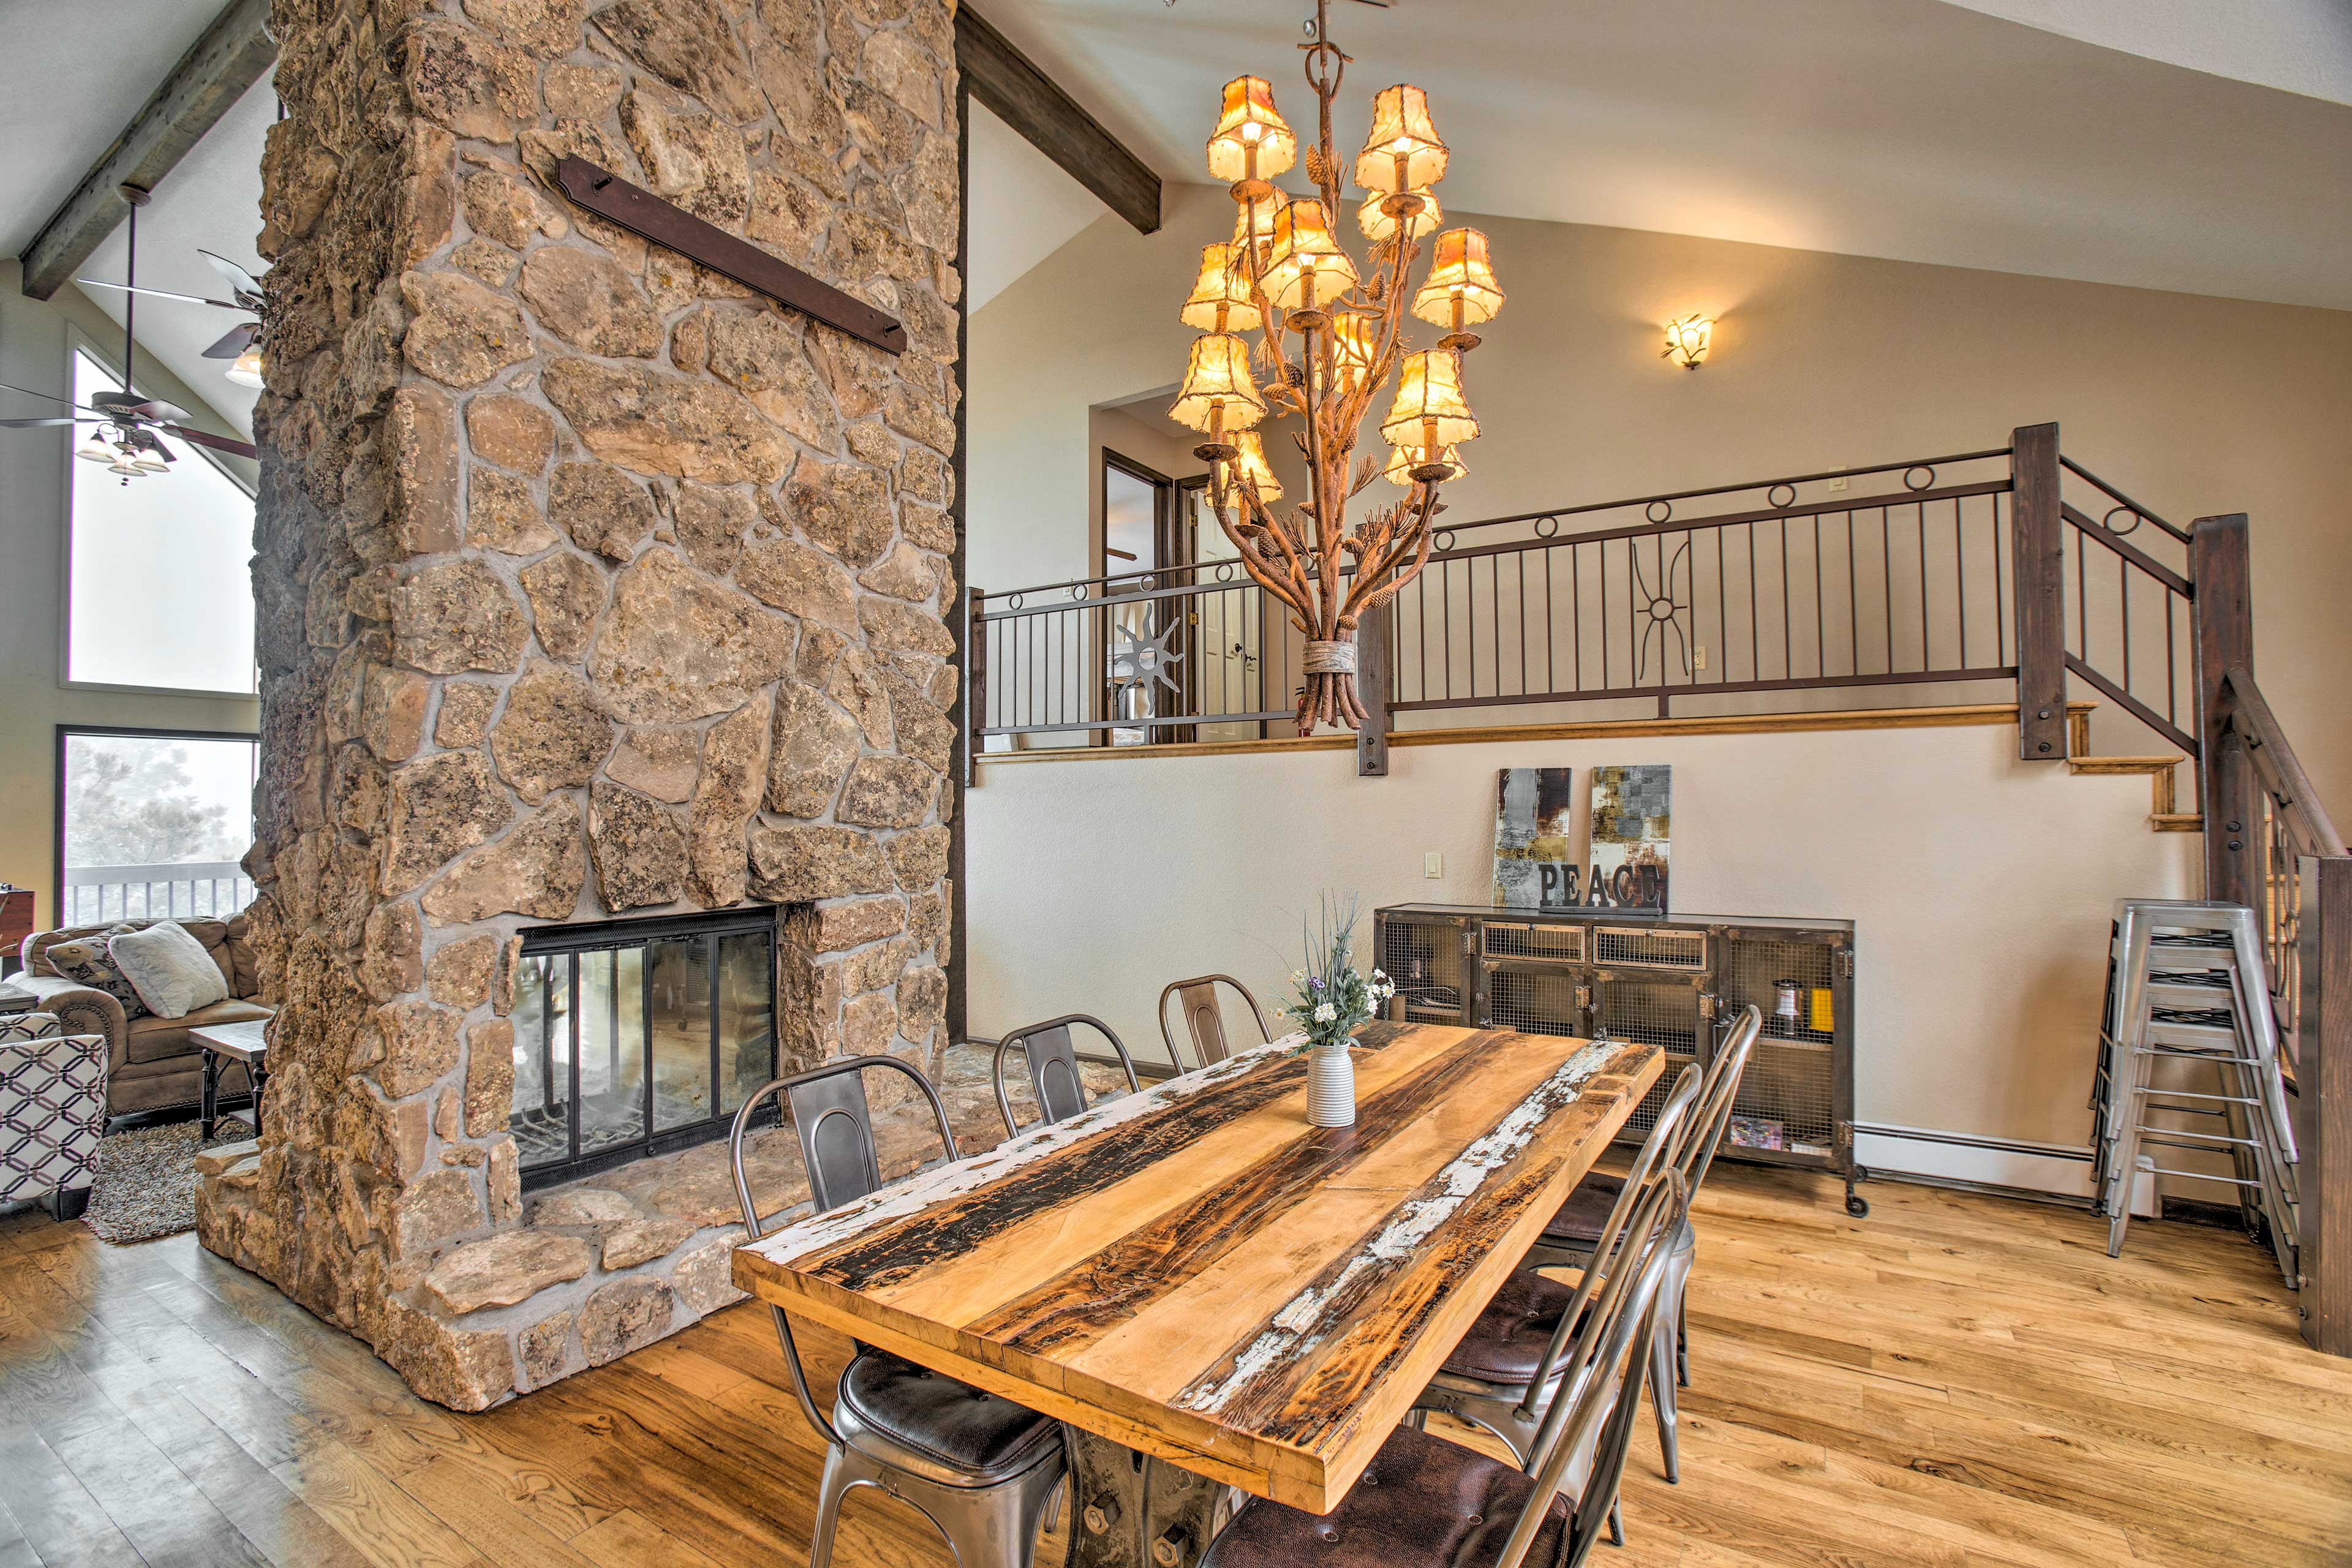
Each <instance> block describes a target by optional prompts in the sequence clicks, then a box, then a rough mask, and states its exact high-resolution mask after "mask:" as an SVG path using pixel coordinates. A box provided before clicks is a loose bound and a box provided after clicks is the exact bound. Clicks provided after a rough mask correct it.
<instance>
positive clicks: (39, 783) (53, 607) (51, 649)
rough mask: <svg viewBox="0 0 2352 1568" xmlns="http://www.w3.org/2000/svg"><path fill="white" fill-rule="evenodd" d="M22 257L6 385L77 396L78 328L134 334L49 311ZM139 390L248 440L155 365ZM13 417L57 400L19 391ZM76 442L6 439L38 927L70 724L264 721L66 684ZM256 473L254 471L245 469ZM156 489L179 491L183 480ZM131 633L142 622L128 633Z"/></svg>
mask: <svg viewBox="0 0 2352 1568" xmlns="http://www.w3.org/2000/svg"><path fill="white" fill-rule="evenodd" d="M18 271H19V269H18V268H17V265H16V262H15V261H13V260H10V261H5V262H0V381H5V382H7V383H9V384H12V385H16V386H24V387H31V388H34V389H36V390H38V391H43V392H53V393H57V394H59V395H63V394H64V393H65V392H66V391H67V390H68V380H69V377H68V369H67V357H66V356H67V354H68V352H69V351H68V340H69V329H79V331H81V332H82V333H83V334H84V335H85V336H86V337H88V338H89V340H90V341H91V346H92V347H93V348H94V349H96V350H97V351H99V352H100V353H102V354H103V355H104V356H105V357H106V358H107V359H108V360H109V362H111V361H112V360H113V359H114V358H115V357H117V356H118V355H119V354H120V353H121V342H122V334H121V328H120V327H118V326H116V325H115V324H114V323H113V322H112V321H110V320H109V319H108V318H107V316H106V314H105V313H104V312H103V311H101V310H99V309H98V308H97V306H95V305H93V304H91V303H90V302H89V300H88V299H86V298H84V297H83V296H82V294H81V293H80V292H79V290H77V289H72V288H70V287H68V288H67V289H62V290H60V291H59V292H58V295H57V297H56V298H55V299H53V300H49V301H48V302H47V303H43V302H42V301H40V300H31V299H27V298H26V296H25V294H24V292H23V290H22V289H21V288H20V286H19V283H18ZM139 382H140V384H141V385H142V386H144V387H148V388H152V390H153V391H154V392H156V393H157V394H159V395H163V396H165V397H168V398H170V399H172V400H173V402H175V403H178V404H180V405H182V406H184V407H185V408H188V409H189V410H191V411H192V412H194V414H195V415H196V420H195V423H196V425H197V427H198V428H201V429H206V430H211V431H214V432H215V433H217V434H220V435H225V436H226V435H239V434H240V433H239V432H236V430H234V429H233V428H232V427H231V426H228V425H227V424H226V423H225V422H224V421H222V420H221V419H220V418H218V417H217V416H215V415H213V414H212V413H211V412H210V411H209V410H208V409H206V408H205V406H204V404H203V400H202V397H201V395H200V394H199V393H198V392H197V391H196V390H195V389H194V388H191V387H189V386H187V385H186V384H184V383H183V382H181V381H180V380H178V379H177V378H176V377H174V376H173V375H172V374H171V373H169V372H168V371H166V370H164V369H163V366H162V365H160V364H158V363H155V362H154V361H152V360H151V359H147V358H145V357H143V356H142V359H141V361H140V363H139ZM0 397H5V404H6V416H8V417H12V418H16V417H31V416H36V415H37V414H38V413H40V412H42V411H44V409H45V406H46V405H42V404H40V403H39V402H38V401H37V400H36V399H34V398H30V397H23V396H19V395H15V394H5V395H0ZM69 451H70V448H69V447H68V445H67V444H66V443H65V442H64V441H62V440H61V439H60V438H59V436H58V432H57V431H56V430H9V431H0V691H5V698H0V800H5V802H6V803H7V808H6V810H5V812H0V881H7V882H13V883H14V884H16V886H17V887H20V888H31V889H35V906H36V907H35V919H36V921H37V922H39V923H42V924H46V923H47V921H49V919H50V917H51V915H52V913H53V912H54V910H55V909H56V903H55V888H54V886H53V884H54V883H55V881H56V879H57V766H58V752H57V726H58V725H59V724H90V725H114V726H122V727H126V728H142V729H159V730H163V729H168V730H210V731H239V732H243V733H247V734H250V733H251V732H253V731H254V729H255V727H256V726H257V724H258V723H259V721H260V704H259V703H258V702H257V700H255V699H253V698H249V697H247V698H235V697H189V696H183V695H177V694H173V693H167V692H146V691H124V690H117V689H108V690H98V689H89V688H86V687H85V688H73V687H68V686H67V685H65V684H64V679H63V678H64V674H65V605H66V584H65V564H66V544H65V528H66V500H65V498H66V482H67V465H68V463H70V462H71V461H72V458H71V457H70V456H69ZM244 468H245V469H246V471H247V474H248V475H249V474H250V472H251V467H250V465H244ZM170 482H171V481H170V480H169V479H151V480H144V481H142V483H152V484H168V483H170ZM125 631H126V633H135V631H136V627H135V626H126V627H125Z"/></svg>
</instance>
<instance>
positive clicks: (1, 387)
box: [0, 381, 106, 414]
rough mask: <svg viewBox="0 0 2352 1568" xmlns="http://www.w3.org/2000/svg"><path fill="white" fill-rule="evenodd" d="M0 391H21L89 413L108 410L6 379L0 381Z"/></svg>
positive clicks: (102, 412)
mask: <svg viewBox="0 0 2352 1568" xmlns="http://www.w3.org/2000/svg"><path fill="white" fill-rule="evenodd" d="M0 392H21V393H23V394H24V395H26V396H27V397H37V398H39V399H40V400H41V401H42V402H44V403H62V404H64V405H66V406H67V407H68V408H79V409H81V410H82V411H84V412H85V413H89V414H104V413H105V412H106V410H105V409H103V408H93V407H91V406H90V405H89V404H87V403H76V402H75V401H74V400H73V399H72V398H70V397H59V396H58V395H57V394H56V393H54V392H35V391H34V390H33V389H32V388H31V387H29V386H15V385H11V384H9V383H7V382H5V381H0Z"/></svg>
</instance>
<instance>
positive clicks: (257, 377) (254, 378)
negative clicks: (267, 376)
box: [221, 343, 263, 388]
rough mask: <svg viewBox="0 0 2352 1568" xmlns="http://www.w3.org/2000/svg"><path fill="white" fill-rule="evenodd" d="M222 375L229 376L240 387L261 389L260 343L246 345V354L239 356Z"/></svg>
mask: <svg viewBox="0 0 2352 1568" xmlns="http://www.w3.org/2000/svg"><path fill="white" fill-rule="evenodd" d="M221 374H224V375H226V376H227V377H228V378H229V379H230V380H231V381H233V382H235V383H236V384H238V385H239V386H250V387H255V388H258V387H260V386H261V385H262V384H263V383H262V379H261V345H260V344H258V343H247V344H246V346H245V352H244V353H241V354H239V355H237V356H236V361H235V362H234V363H231V364H230V366H229V367H228V369H226V371H223V372H222V373H221Z"/></svg>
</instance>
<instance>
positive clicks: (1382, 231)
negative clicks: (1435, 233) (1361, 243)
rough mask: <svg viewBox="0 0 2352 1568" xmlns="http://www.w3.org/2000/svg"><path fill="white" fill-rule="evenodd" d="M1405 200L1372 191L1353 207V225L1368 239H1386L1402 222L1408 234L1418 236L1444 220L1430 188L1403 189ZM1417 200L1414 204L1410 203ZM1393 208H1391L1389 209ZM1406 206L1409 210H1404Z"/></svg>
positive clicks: (1392, 234)
mask: <svg viewBox="0 0 2352 1568" xmlns="http://www.w3.org/2000/svg"><path fill="white" fill-rule="evenodd" d="M1404 194H1405V196H1406V198H1408V199H1406V200H1399V199H1398V198H1397V197H1395V196H1391V195H1382V194H1381V193H1380V192H1379V191H1374V192H1373V193H1372V194H1371V195H1369V196H1366V197H1365V198H1364V200H1363V203H1362V205H1360V206H1358V207H1357V208H1356V226H1357V227H1358V228H1360V229H1362V230H1363V231H1364V237H1365V238H1366V239H1370V240H1381V239H1388V238H1390V237H1392V236H1394V235H1395V233H1396V231H1397V229H1398V227H1399V226H1402V227H1403V228H1404V229H1405V231H1406V235H1407V237H1409V238H1412V239H1419V238H1420V237H1422V236H1423V235H1425V234H1427V233H1429V232H1430V231H1431V230H1433V229H1434V228H1435V227H1436V226H1438V225H1439V224H1441V223H1444V221H1445V214H1444V212H1443V211H1442V210H1441V209H1440V208H1439V207H1438V205H1437V196H1436V194H1435V193H1434V192H1432V191H1430V190H1428V189H1426V188H1423V189H1422V190H1418V191H1407V192H1405V193H1404ZM1416 203H1417V204H1419V205H1414V204H1416ZM1391 208H1394V209H1395V210H1394V211H1391ZM1408 208H1410V209H1411V210H1409V211H1408V210H1407V209H1408Z"/></svg>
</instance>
